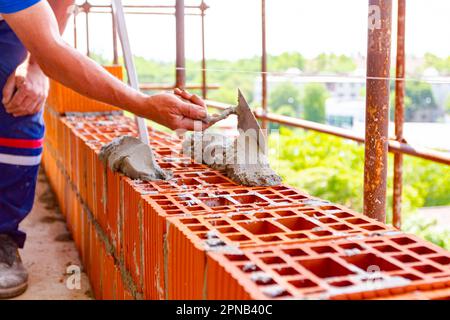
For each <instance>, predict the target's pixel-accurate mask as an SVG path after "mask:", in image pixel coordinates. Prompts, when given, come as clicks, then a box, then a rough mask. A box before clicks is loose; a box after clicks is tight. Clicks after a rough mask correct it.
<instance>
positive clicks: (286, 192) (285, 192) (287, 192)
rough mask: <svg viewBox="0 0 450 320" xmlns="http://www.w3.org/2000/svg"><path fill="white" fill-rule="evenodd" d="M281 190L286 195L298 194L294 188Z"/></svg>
mask: <svg viewBox="0 0 450 320" xmlns="http://www.w3.org/2000/svg"><path fill="white" fill-rule="evenodd" d="M279 192H280V193H281V194H283V195H285V196H293V195H296V194H297V192H295V191H294V190H284V191H279Z"/></svg>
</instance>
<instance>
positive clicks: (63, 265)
mask: <svg viewBox="0 0 450 320" xmlns="http://www.w3.org/2000/svg"><path fill="white" fill-rule="evenodd" d="M21 228H22V230H24V231H25V232H26V233H27V242H26V244H25V248H24V249H23V250H22V251H21V256H22V259H23V261H24V264H25V266H26V268H27V269H28V272H29V286H28V290H27V291H26V292H25V293H24V294H23V295H22V296H20V297H18V298H16V299H29V300H86V299H91V288H90V285H89V280H88V278H87V275H86V274H85V273H84V272H83V269H82V265H81V262H80V259H79V256H78V252H77V250H76V248H75V243H74V242H73V241H72V240H71V236H70V234H69V232H68V231H67V228H66V224H65V220H64V217H63V216H62V215H61V213H60V211H59V208H58V205H57V202H56V200H55V197H54V195H53V192H52V191H51V189H50V186H49V184H48V183H47V179H46V177H45V175H44V174H43V172H42V170H41V173H40V174H39V178H38V184H37V190H36V198H35V204H34V208H33V211H32V212H31V214H30V215H29V216H28V217H27V218H26V219H25V220H24V221H23V222H22V224H21ZM69 266H78V267H79V268H80V269H79V270H81V274H80V276H81V277H80V281H79V282H78V283H79V284H80V286H79V289H77V288H75V289H71V290H70V289H69V288H68V286H67V285H66V283H67V282H68V280H69V284H74V283H76V282H75V281H74V280H75V279H74V277H73V276H72V275H71V274H68V271H67V268H68V267H69ZM69 270H70V269H69ZM71 287H72V288H73V287H74V286H73V285H72V286H71Z"/></svg>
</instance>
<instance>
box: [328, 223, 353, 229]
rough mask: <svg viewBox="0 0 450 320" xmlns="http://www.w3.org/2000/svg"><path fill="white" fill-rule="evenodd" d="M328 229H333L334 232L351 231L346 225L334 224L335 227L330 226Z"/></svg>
mask: <svg viewBox="0 0 450 320" xmlns="http://www.w3.org/2000/svg"><path fill="white" fill-rule="evenodd" d="M330 228H333V229H334V230H339V231H343V230H350V229H351V227H349V226H348V225H346V224H335V225H332V226H330Z"/></svg>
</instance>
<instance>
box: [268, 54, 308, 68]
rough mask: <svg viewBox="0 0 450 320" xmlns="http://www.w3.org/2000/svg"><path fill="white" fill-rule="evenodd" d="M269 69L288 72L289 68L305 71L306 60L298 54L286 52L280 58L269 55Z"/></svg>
mask: <svg viewBox="0 0 450 320" xmlns="http://www.w3.org/2000/svg"><path fill="white" fill-rule="evenodd" d="M267 60H268V61H267V67H268V69H269V70H270V71H286V70H288V69H289V68H297V69H300V70H303V69H304V68H305V62H306V60H305V58H304V57H303V56H302V55H301V54H300V53H298V52H284V53H282V54H280V55H278V56H273V55H269V56H268V59H267Z"/></svg>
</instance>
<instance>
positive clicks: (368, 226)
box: [361, 224, 384, 231]
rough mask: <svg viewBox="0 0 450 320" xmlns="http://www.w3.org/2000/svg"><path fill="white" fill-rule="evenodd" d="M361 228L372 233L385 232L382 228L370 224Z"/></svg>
mask: <svg viewBox="0 0 450 320" xmlns="http://www.w3.org/2000/svg"><path fill="white" fill-rule="evenodd" d="M361 228H363V229H366V230H370V231H375V230H384V228H383V227H382V226H378V225H376V224H370V225H367V226H361Z"/></svg>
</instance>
